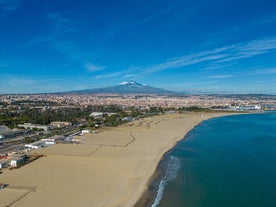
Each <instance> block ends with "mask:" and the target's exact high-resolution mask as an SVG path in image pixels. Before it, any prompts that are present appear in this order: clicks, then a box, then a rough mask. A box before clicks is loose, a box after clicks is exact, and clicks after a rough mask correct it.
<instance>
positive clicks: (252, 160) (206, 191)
mask: <svg viewBox="0 0 276 207" xmlns="http://www.w3.org/2000/svg"><path fill="white" fill-rule="evenodd" d="M164 159H165V162H163V163H166V166H165V167H164V166H163V167H162V169H163V173H162V176H161V177H160V178H159V180H158V184H156V193H155V195H154V198H153V200H152V202H151V203H150V204H149V206H151V207H233V206H235V207H247V206H250V207H276V113H273V112H269V113H258V114H243V115H234V116H225V117H220V118H213V119H210V120H207V121H204V122H202V123H201V124H200V125H198V126H196V127H195V128H194V129H193V130H191V131H190V132H189V133H188V134H187V135H186V137H185V139H183V140H182V141H180V142H179V143H178V144H177V145H176V146H175V147H174V148H173V149H172V150H171V151H170V152H169V153H167V154H166V155H165V158H164ZM163 165H164V164H163Z"/></svg>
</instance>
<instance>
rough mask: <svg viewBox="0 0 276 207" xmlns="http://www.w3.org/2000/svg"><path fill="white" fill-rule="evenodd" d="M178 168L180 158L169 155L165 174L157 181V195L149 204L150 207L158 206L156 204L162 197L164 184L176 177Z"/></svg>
mask: <svg viewBox="0 0 276 207" xmlns="http://www.w3.org/2000/svg"><path fill="white" fill-rule="evenodd" d="M179 168H180V160H179V159H178V158H177V157H174V156H171V157H170V161H169V163H168V166H167V170H166V175H165V176H164V178H163V179H162V180H161V181H160V183H159V186H158V191H157V195H156V197H155V200H154V203H153V204H152V205H151V207H157V206H158V204H159V203H160V201H161V199H162V197H163V192H164V189H165V187H166V185H167V184H168V182H169V181H171V180H173V179H175V178H176V176H177V172H178V170H179Z"/></svg>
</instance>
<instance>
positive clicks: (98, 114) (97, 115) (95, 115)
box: [89, 112, 104, 119]
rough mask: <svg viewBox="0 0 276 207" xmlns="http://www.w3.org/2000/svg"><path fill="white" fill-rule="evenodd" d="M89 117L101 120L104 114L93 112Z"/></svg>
mask: <svg viewBox="0 0 276 207" xmlns="http://www.w3.org/2000/svg"><path fill="white" fill-rule="evenodd" d="M89 116H90V117H93V118H95V119H99V118H103V116H104V113H103V112H93V113H91V114H90V115H89Z"/></svg>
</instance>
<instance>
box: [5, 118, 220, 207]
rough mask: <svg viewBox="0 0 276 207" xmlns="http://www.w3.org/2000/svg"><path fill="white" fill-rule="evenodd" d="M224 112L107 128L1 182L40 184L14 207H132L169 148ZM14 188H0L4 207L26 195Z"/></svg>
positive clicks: (52, 150)
mask: <svg viewBox="0 0 276 207" xmlns="http://www.w3.org/2000/svg"><path fill="white" fill-rule="evenodd" d="M223 115H225V114H215V113H212V114H204V115H203V116H202V115H201V114H196V113H195V114H194V113H187V114H175V115H164V116H156V117H150V118H145V119H143V120H137V121H134V122H130V123H128V124H126V125H124V126H120V127H117V128H105V129H103V131H101V132H99V133H95V134H88V135H85V136H84V137H83V138H82V141H83V142H82V143H81V144H72V145H70V144H57V145H54V146H51V147H48V148H45V149H42V150H37V151H36V153H41V154H45V155H46V156H45V157H42V158H40V159H38V160H36V161H34V162H32V163H30V164H28V165H26V166H24V167H22V168H20V169H17V170H12V171H5V172H4V173H2V174H0V182H3V183H6V184H9V185H14V186H15V185H16V186H36V190H35V192H31V193H29V194H27V195H26V196H24V197H23V198H21V199H20V200H18V201H17V202H15V203H13V204H12V207H37V206H40V207H48V206H52V207H60V206H66V207H76V206H78V207H91V206H93V207H103V206H105V207H118V206H120V207H130V206H133V205H134V204H135V203H136V202H137V200H138V199H139V198H140V196H141V195H142V194H143V192H144V191H145V190H146V189H147V185H148V182H149V180H150V178H151V176H152V175H153V174H154V172H155V169H156V167H157V165H158V163H159V161H160V159H161V158H162V156H163V154H164V153H165V152H166V151H168V150H169V149H171V148H172V147H173V146H174V145H175V144H176V142H177V141H179V140H181V139H182V138H183V137H184V135H185V134H186V133H187V132H188V131H189V130H191V129H192V128H193V127H194V126H195V125H197V124H199V123H200V122H201V121H202V120H205V119H208V118H212V117H216V116H223ZM9 191H11V189H9V188H6V189H4V190H0V201H1V205H2V206H3V205H6V203H9V202H12V201H13V200H14V199H15V197H16V196H20V195H18V194H17V193H11V192H9ZM19 194H20V193H19ZM2 201H5V204H2V203H3V202H2ZM1 205H0V206H1ZM2 206H1V207H2Z"/></svg>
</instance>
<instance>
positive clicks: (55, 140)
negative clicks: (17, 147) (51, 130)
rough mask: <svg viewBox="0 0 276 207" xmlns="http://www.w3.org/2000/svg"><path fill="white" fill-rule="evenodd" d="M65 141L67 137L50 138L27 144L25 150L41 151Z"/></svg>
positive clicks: (56, 136)
mask: <svg viewBox="0 0 276 207" xmlns="http://www.w3.org/2000/svg"><path fill="white" fill-rule="evenodd" d="M64 140H65V136H63V135H55V136H53V137H49V138H45V139H41V140H38V141H36V142H32V143H29V144H25V149H26V150H28V151H29V150H33V149H40V148H44V147H48V146H51V145H54V144H57V143H59V142H63V141H64Z"/></svg>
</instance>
